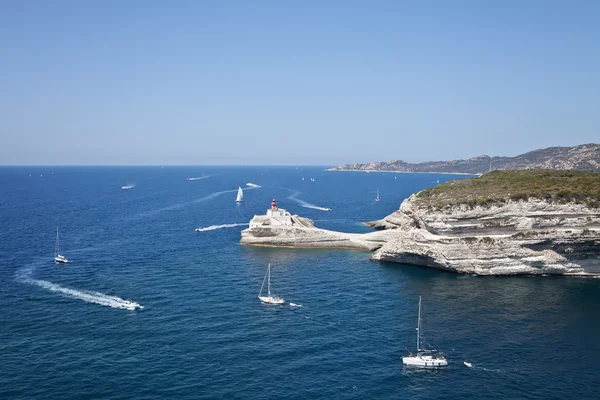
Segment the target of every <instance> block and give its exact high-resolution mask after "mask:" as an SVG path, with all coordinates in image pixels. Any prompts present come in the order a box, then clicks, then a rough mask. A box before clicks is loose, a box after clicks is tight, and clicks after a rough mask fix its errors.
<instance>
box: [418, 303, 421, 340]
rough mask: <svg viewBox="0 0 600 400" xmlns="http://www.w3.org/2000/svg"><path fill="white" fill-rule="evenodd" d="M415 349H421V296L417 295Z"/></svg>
mask: <svg viewBox="0 0 600 400" xmlns="http://www.w3.org/2000/svg"><path fill="white" fill-rule="evenodd" d="M417 351H421V296H419V319H418V321H417Z"/></svg>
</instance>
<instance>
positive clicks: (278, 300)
mask: <svg viewBox="0 0 600 400" xmlns="http://www.w3.org/2000/svg"><path fill="white" fill-rule="evenodd" d="M265 281H267V295H266V296H263V294H262V291H263V288H264V287H265ZM258 298H259V299H260V301H262V302H263V303H267V304H284V303H285V299H284V298H283V297H279V296H278V295H276V294H274V293H271V264H269V266H268V267H267V272H266V273H265V277H264V279H263V283H262V286H261V287H260V292H259V293H258Z"/></svg>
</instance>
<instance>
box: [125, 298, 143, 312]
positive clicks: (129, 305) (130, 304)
mask: <svg viewBox="0 0 600 400" xmlns="http://www.w3.org/2000/svg"><path fill="white" fill-rule="evenodd" d="M123 308H125V309H126V310H131V311H139V310H142V309H143V308H144V306H142V305H140V303H138V302H136V301H132V300H125V302H124V303H123Z"/></svg>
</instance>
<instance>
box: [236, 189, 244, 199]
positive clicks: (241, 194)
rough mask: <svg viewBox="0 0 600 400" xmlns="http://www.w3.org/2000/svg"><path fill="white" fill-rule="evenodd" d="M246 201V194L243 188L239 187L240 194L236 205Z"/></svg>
mask: <svg viewBox="0 0 600 400" xmlns="http://www.w3.org/2000/svg"><path fill="white" fill-rule="evenodd" d="M243 201H244V192H243V191H242V188H241V187H239V186H238V194H237V198H236V199H235V202H236V203H241V202H243Z"/></svg>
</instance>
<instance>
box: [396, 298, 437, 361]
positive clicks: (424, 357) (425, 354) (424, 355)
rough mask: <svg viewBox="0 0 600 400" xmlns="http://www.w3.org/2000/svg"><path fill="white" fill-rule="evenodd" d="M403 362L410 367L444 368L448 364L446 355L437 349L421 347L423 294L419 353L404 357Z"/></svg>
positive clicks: (419, 323) (418, 322) (419, 327)
mask: <svg viewBox="0 0 600 400" xmlns="http://www.w3.org/2000/svg"><path fill="white" fill-rule="evenodd" d="M402 363H403V364H404V365H406V366H409V367H417V368H444V367H447V366H448V361H447V360H446V357H445V356H444V355H443V354H442V353H440V352H439V351H437V350H426V349H422V348H421V296H419V317H418V319H417V355H416V356H413V355H412V353H410V355H409V356H408V357H402Z"/></svg>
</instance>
